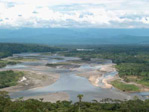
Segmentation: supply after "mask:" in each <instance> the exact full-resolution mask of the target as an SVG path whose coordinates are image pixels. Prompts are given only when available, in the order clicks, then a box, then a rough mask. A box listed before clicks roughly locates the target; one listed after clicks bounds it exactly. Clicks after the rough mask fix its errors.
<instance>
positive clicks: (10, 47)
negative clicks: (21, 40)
mask: <svg viewBox="0 0 149 112" xmlns="http://www.w3.org/2000/svg"><path fill="white" fill-rule="evenodd" d="M63 50H64V49H63V48H58V47H49V46H45V45H36V44H16V43H0V68H2V67H5V66H6V65H13V64H17V63H18V62H17V61H4V60H1V59H2V58H5V57H8V56H12V55H13V54H15V53H24V52H56V51H63Z"/></svg>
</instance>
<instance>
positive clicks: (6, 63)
mask: <svg viewBox="0 0 149 112" xmlns="http://www.w3.org/2000/svg"><path fill="white" fill-rule="evenodd" d="M17 63H19V61H6V60H0V68H3V67H5V66H7V65H15V64H17Z"/></svg>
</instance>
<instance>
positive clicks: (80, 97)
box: [77, 94, 83, 112]
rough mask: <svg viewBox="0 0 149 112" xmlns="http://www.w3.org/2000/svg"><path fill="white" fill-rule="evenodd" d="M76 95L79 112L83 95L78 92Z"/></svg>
mask: <svg viewBox="0 0 149 112" xmlns="http://www.w3.org/2000/svg"><path fill="white" fill-rule="evenodd" d="M77 97H78V98H79V112H81V102H82V98H83V95H82V94H79V95H78V96H77Z"/></svg>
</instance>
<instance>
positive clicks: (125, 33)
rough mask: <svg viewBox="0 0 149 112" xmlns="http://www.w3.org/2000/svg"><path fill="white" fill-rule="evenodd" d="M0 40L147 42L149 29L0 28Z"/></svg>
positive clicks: (69, 42)
mask: <svg viewBox="0 0 149 112" xmlns="http://www.w3.org/2000/svg"><path fill="white" fill-rule="evenodd" d="M0 42H15V43H40V44H50V45H66V44H67V45H71V44H73V45H77V44H82V45H84V44H90V45H95V44H96V45H99V44H149V29H97V28H90V29H87V28H84V29H72V28H69V29H67V28H23V29H0Z"/></svg>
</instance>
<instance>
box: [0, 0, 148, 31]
mask: <svg viewBox="0 0 149 112" xmlns="http://www.w3.org/2000/svg"><path fill="white" fill-rule="evenodd" d="M22 27H27V28H149V0H0V28H22Z"/></svg>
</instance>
